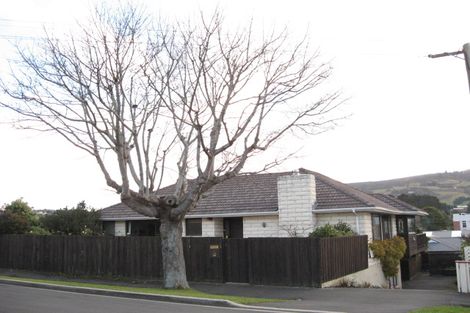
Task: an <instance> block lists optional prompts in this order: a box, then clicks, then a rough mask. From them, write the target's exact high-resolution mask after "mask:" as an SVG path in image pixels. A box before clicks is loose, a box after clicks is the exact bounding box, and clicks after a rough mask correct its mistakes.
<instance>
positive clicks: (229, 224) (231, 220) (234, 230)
mask: <svg viewBox="0 0 470 313" xmlns="http://www.w3.org/2000/svg"><path fill="white" fill-rule="evenodd" d="M224 238H226V239H227V238H243V217H228V218H227V217H226V218H224Z"/></svg>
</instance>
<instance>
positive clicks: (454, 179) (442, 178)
mask: <svg viewBox="0 0 470 313" xmlns="http://www.w3.org/2000/svg"><path fill="white" fill-rule="evenodd" d="M350 185H351V186H353V187H356V188H358V189H360V190H362V191H365V192H377V193H385V194H392V195H400V194H402V193H416V194H427V195H432V196H436V197H438V198H439V200H441V202H445V203H447V204H453V203H454V201H455V200H456V199H458V198H459V197H465V198H468V199H463V198H460V199H459V200H460V201H459V200H457V202H461V203H463V204H467V203H469V202H470V170H466V171H462V172H452V173H447V172H446V173H437V174H427V175H420V176H411V177H404V178H397V179H391V180H383V181H375V182H361V183H352V184H350ZM458 204H460V203H458Z"/></svg>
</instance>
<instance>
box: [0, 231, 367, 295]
mask: <svg viewBox="0 0 470 313" xmlns="http://www.w3.org/2000/svg"><path fill="white" fill-rule="evenodd" d="M183 248H184V254H185V260H186V272H187V276H188V280H190V281H209V282H240V283H251V284H266V285H289V286H320V285H321V283H323V282H325V281H329V280H332V279H335V278H339V277H342V276H344V275H347V274H350V273H354V272H357V271H360V270H363V269H366V268H367V255H368V251H367V236H355V237H343V238H322V239H318V238H248V239H222V238H195V237H191V238H184V239H183ZM0 268H13V269H23V270H32V271H42V272H53V273H63V274H67V275H76V276H83V275H85V276H105V277H130V278H144V279H161V278H162V258H161V243H160V238H159V237H80V236H24V235H3V236H0Z"/></svg>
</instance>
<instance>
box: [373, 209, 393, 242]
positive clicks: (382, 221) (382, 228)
mask: <svg viewBox="0 0 470 313" xmlns="http://www.w3.org/2000/svg"><path fill="white" fill-rule="evenodd" d="M390 238H392V219H391V217H390V216H389V215H377V214H373V215H372V239H373V240H383V239H390Z"/></svg>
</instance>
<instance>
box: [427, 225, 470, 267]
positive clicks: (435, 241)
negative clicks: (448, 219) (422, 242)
mask: <svg viewBox="0 0 470 313" xmlns="http://www.w3.org/2000/svg"><path fill="white" fill-rule="evenodd" d="M426 236H427V237H428V238H429V242H428V250H427V253H426V257H427V260H426V261H427V262H426V263H427V265H428V268H429V274H431V275H436V274H437V275H452V276H455V275H456V271H455V261H456V260H460V259H461V245H462V237H461V232H460V231H433V232H426Z"/></svg>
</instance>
